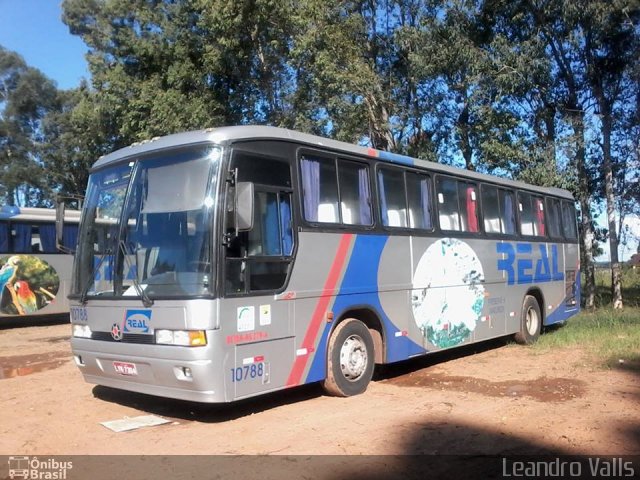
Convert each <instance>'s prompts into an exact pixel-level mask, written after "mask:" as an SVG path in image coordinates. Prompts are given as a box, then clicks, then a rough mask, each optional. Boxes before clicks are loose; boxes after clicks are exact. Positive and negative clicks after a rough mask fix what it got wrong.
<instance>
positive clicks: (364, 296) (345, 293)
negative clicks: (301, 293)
mask: <svg viewBox="0 0 640 480" xmlns="http://www.w3.org/2000/svg"><path fill="white" fill-rule="evenodd" d="M388 239H389V237H388V236H387V235H358V236H357V237H356V240H355V243H354V246H353V249H352V253H351V258H349V263H348V265H347V268H346V270H345V273H344V277H343V279H342V283H341V285H340V291H339V293H338V296H337V297H336V300H335V302H334V304H333V307H332V308H331V310H332V311H333V312H334V314H335V316H336V318H339V317H340V316H341V315H342V313H343V312H344V311H346V310H348V309H349V308H353V307H355V308H359V307H368V308H370V309H373V310H374V311H375V312H376V313H377V314H378V317H379V318H380V319H381V320H382V322H383V328H384V333H383V336H384V339H385V341H386V347H387V348H386V351H387V357H386V361H387V362H397V361H400V360H405V359H406V358H408V357H410V356H412V355H417V354H422V353H425V352H426V350H425V349H424V348H423V346H422V345H418V344H417V343H415V342H413V341H412V340H410V339H409V337H407V336H400V337H396V336H395V332H397V331H399V330H402V329H399V328H398V327H397V326H396V325H394V323H393V322H392V321H391V319H390V318H389V316H388V315H387V314H386V312H385V311H384V309H383V308H382V305H381V303H380V297H379V295H378V291H377V290H378V268H379V265H380V257H381V256H382V251H383V250H384V247H385V245H386V243H387V240H388ZM363 290H365V291H369V293H353V292H355V291H363ZM332 325H333V324H332V323H327V324H326V325H325V327H324V330H323V332H322V337H321V338H320V340H319V342H318V346H317V348H316V355H315V356H314V359H313V363H312V364H311V368H310V369H309V373H308V375H307V378H306V382H307V383H309V382H315V381H319V380H323V379H324V378H325V377H326V356H325V352H326V349H327V341H328V338H329V332H330V331H331V327H332Z"/></svg>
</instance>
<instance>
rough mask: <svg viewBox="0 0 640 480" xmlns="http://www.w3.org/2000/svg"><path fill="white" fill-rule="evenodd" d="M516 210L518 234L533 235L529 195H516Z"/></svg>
mask: <svg viewBox="0 0 640 480" xmlns="http://www.w3.org/2000/svg"><path fill="white" fill-rule="evenodd" d="M518 209H519V210H520V233H521V234H522V235H528V236H532V235H534V231H533V210H532V208H531V195H529V194H528V193H519V194H518Z"/></svg>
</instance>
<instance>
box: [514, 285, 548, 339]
mask: <svg viewBox="0 0 640 480" xmlns="http://www.w3.org/2000/svg"><path fill="white" fill-rule="evenodd" d="M541 328H542V315H541V314H540V305H538V300H536V298H535V297H533V296H531V295H526V296H525V297H524V302H523V303H522V315H521V317H520V331H519V332H518V333H516V334H515V336H514V338H515V340H516V342H518V343H519V344H521V345H531V344H533V343H535V342H536V341H537V340H538V337H539V336H540V329H541Z"/></svg>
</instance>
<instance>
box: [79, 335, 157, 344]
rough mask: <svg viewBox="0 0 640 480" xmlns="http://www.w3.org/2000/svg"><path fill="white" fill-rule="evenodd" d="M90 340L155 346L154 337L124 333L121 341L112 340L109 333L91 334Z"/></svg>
mask: <svg viewBox="0 0 640 480" xmlns="http://www.w3.org/2000/svg"><path fill="white" fill-rule="evenodd" d="M91 340H100V341H101V342H118V341H119V342H120V343H146V344H155V343H156V337H155V335H145V334H143V333H124V334H122V340H114V338H113V337H112V336H111V332H91Z"/></svg>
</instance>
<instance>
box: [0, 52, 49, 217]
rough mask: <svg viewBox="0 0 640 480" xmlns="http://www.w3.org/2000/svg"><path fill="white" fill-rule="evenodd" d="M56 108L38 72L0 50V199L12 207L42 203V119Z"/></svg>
mask: <svg viewBox="0 0 640 480" xmlns="http://www.w3.org/2000/svg"><path fill="white" fill-rule="evenodd" d="M55 107H56V89H55V86H54V84H53V83H52V82H51V80H49V79H47V78H46V77H45V76H44V75H43V74H42V73H41V72H40V71H39V70H36V69H34V68H32V67H29V66H27V64H26V63H25V62H24V60H23V59H22V57H20V56H19V55H18V54H16V53H14V52H11V51H9V50H6V49H4V48H2V46H0V172H1V177H0V198H1V199H3V200H4V202H5V203H8V204H10V205H14V204H16V203H18V204H21V205H29V206H38V205H42V204H45V203H46V198H47V193H48V191H47V184H46V181H45V180H44V178H45V175H44V169H43V165H42V162H41V161H40V158H39V156H38V147H39V145H40V144H41V142H42V119H43V118H44V116H45V115H46V113H47V112H48V111H50V110H52V109H54V108H55Z"/></svg>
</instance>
